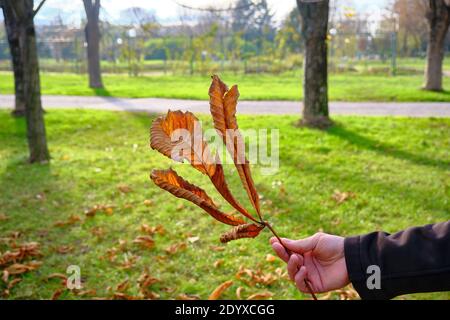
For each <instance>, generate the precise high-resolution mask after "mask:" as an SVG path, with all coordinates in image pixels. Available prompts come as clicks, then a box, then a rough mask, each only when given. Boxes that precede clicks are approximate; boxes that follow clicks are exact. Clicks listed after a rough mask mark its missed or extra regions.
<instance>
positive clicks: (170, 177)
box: [151, 169, 245, 226]
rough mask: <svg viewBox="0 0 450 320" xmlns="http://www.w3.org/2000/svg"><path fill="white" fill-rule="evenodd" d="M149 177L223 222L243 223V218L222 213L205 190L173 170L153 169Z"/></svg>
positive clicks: (163, 187)
mask: <svg viewBox="0 0 450 320" xmlns="http://www.w3.org/2000/svg"><path fill="white" fill-rule="evenodd" d="M151 178H152V180H153V182H155V184H156V185H157V186H158V187H160V188H162V189H164V190H167V191H168V192H170V193H171V194H173V195H174V196H176V197H178V198H183V199H186V200H188V201H191V202H192V203H194V204H196V205H197V206H199V207H200V208H202V209H203V210H205V211H206V212H208V213H209V214H210V215H211V216H212V217H213V218H215V219H217V220H218V221H221V222H223V223H226V224H229V225H232V226H236V225H240V224H243V223H245V222H244V221H243V220H241V219H239V218H237V217H234V216H232V215H229V214H226V213H223V212H222V211H220V210H219V209H217V206H216V205H215V204H214V202H213V201H212V200H211V198H210V197H209V196H208V195H207V194H206V192H205V191H204V190H203V189H201V188H199V187H197V186H195V185H193V184H190V183H189V182H188V181H186V180H184V179H183V178H182V177H180V176H179V175H178V174H177V173H176V172H175V171H174V170H172V169H168V170H153V171H152V174H151Z"/></svg>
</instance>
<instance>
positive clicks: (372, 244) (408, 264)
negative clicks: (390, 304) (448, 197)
mask: <svg viewBox="0 0 450 320" xmlns="http://www.w3.org/2000/svg"><path fill="white" fill-rule="evenodd" d="M344 251H345V260H346V266H347V272H348V276H349V279H350V281H351V282H352V283H353V286H354V287H355V289H356V290H357V291H358V293H359V295H360V297H361V298H362V299H390V298H393V297H395V296H398V295H401V294H406V293H414V292H432V291H447V290H450V221H447V222H442V223H437V224H434V225H426V226H423V227H413V228H409V229H406V230H404V231H400V232H398V233H395V234H392V235H390V234H387V233H384V232H373V233H369V234H367V235H363V236H355V237H349V238H346V239H345V241H344ZM371 265H375V266H378V267H379V268H380V269H379V270H380V272H381V282H380V289H372V290H370V289H369V288H368V286H367V281H368V278H369V277H370V276H371V275H372V274H373V273H370V272H369V273H367V268H368V267H369V266H371ZM369 281H370V280H369Z"/></svg>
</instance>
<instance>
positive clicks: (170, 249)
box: [164, 242, 187, 254]
mask: <svg viewBox="0 0 450 320" xmlns="http://www.w3.org/2000/svg"><path fill="white" fill-rule="evenodd" d="M186 247H187V245H186V243H184V242H181V243H175V244H172V245H171V246H169V247H167V248H166V249H164V251H166V252H167V253H168V254H175V253H177V251H178V250H182V249H186Z"/></svg>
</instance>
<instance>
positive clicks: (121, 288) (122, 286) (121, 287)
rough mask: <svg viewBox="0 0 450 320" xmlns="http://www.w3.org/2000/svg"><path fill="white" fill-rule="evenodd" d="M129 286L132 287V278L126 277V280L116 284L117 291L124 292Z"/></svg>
mask: <svg viewBox="0 0 450 320" xmlns="http://www.w3.org/2000/svg"><path fill="white" fill-rule="evenodd" d="M129 287H130V280H128V279H125V280H124V281H122V282H121V283H119V284H118V285H117V286H116V291H117V292H124V291H126V290H127V289H128V288H129Z"/></svg>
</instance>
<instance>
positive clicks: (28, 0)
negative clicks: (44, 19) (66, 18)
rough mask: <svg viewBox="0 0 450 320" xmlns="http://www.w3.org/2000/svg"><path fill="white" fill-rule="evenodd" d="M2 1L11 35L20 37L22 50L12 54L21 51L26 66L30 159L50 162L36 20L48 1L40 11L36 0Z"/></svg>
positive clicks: (24, 74) (25, 91) (19, 44)
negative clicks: (35, 7) (42, 100)
mask: <svg viewBox="0 0 450 320" xmlns="http://www.w3.org/2000/svg"><path fill="white" fill-rule="evenodd" d="M0 2H1V5H2V8H3V14H4V16H5V20H8V21H10V22H11V23H10V26H11V27H12V28H9V29H7V32H8V38H10V34H9V33H10V32H11V33H14V34H15V37H17V39H18V50H17V48H15V50H12V49H11V54H12V55H14V54H17V53H19V54H20V61H21V63H22V68H23V74H22V77H23V78H22V80H21V85H22V86H23V95H24V102H25V116H26V123H27V138H28V147H29V151H30V162H47V161H49V160H50V155H49V152H48V148H47V138H46V133H45V123H44V116H43V110H42V103H41V87H40V78H39V62H38V55H37V46H36V33H35V28H34V20H33V19H34V16H35V15H36V13H37V12H38V10H39V9H40V8H41V7H42V5H43V3H44V2H45V0H42V1H41V3H40V4H39V6H38V8H37V9H36V10H33V7H34V3H33V0H0ZM13 60H14V58H13Z"/></svg>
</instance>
